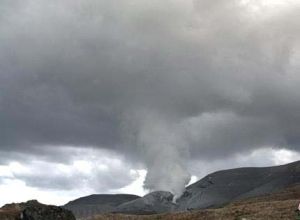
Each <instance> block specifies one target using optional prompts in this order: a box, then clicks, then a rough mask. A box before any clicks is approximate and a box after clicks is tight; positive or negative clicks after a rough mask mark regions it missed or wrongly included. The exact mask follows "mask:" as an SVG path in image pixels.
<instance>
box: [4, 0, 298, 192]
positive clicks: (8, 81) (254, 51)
mask: <svg viewBox="0 0 300 220" xmlns="http://www.w3.org/2000/svg"><path fill="white" fill-rule="evenodd" d="M250 2H252V3H249V4H248V5H247V4H246V3H245V2H244V3H243V4H242V3H241V2H240V1H231V2H228V1H224V0H220V1H216V2H214V3H212V2H211V1H204V0H197V1H191V0H189V1H177V0H175V1H164V2H161V1H158V0H155V1H151V2H149V1H130V2H129V1H122V2H120V1H116V0H112V1H109V2H107V1H102V0H101V1H94V0H87V1H81V0H78V1H70V0H64V1H61V0H54V1H51V2H46V1H39V2H36V1H33V0H26V1H14V2H13V3H12V2H11V1H2V2H1V3H0V10H1V13H0V14H1V15H0V122H1V123H0V131H1V132H0V149H1V150H2V151H4V152H8V151H11V152H23V153H26V152H27V153H30V154H35V152H39V151H40V152H41V151H43V150H41V149H48V148H51V149H52V148H55V147H57V148H59V147H60V146H62V145H68V146H81V147H82V146H93V147H99V148H106V149H110V150H115V151H117V152H122V153H125V154H126V155H127V156H128V158H131V159H132V160H133V159H134V160H136V161H140V162H142V163H144V164H146V166H147V168H148V169H149V170H150V172H149V173H150V174H149V175H148V177H147V179H146V183H145V184H146V186H148V187H149V188H154V189H155V188H165V187H169V185H168V184H167V185H168V186H165V185H166V184H165V182H164V181H162V182H161V183H157V179H161V178H160V177H161V176H165V175H170V174H172V175H174V173H176V174H178V176H179V179H183V181H179V182H180V183H179V185H180V186H174V187H173V188H172V190H173V191H174V192H177V191H180V190H181V188H182V186H183V185H184V183H185V182H186V181H188V174H187V172H186V158H188V157H189V153H190V155H191V157H192V158H193V159H199V158H222V157H228V156H230V155H231V154H233V153H237V152H239V153H242V152H244V151H249V150H251V149H258V148H262V147H265V146H274V147H284V148H289V149H293V150H296V151H299V148H300V147H299V146H300V138H299V137H300V99H299V83H300V77H299V75H298V70H299V66H300V65H299V61H298V60H299V57H300V52H299V35H300V30H299V25H298V20H299V10H300V8H299V7H300V6H299V4H296V3H295V4H293V5H292V6H281V7H282V9H281V10H275V9H274V10H269V9H268V8H263V11H259V9H256V11H255V10H252V8H253V7H254V5H253V4H255V1H250ZM251 4H252V5H251ZM257 7H259V6H257ZM278 7H279V6H278ZM2 12H3V13H2ZM49 146H51V147H49ZM162 146H163V147H162ZM162 148H164V149H165V150H161V149H162ZM46 151H47V150H46ZM158 154H160V155H161V157H162V158H167V159H166V160H164V161H167V162H168V164H169V166H170V169H167V168H166V169H165V170H164V169H162V170H161V171H160V172H159V174H157V175H156V172H155V171H156V170H157V165H155V162H154V163H153V161H156V162H157V160H156V159H155V158H159V160H161V158H160V157H157V155H158ZM182 155H183V156H182ZM54 158H55V157H54ZM1 160H3V159H1ZM178 164H180V165H179V166H177V165H178ZM165 167H167V166H165ZM175 167H176V169H175ZM154 174H155V175H154ZM180 176H181V178H180ZM169 177H170V176H169ZM36 178H37V177H34V178H33V179H34V180H36ZM166 181H167V182H168V181H169V180H168V178H166ZM62 182H63V181H62ZM175 182H176V181H175ZM156 183H157V184H158V185H159V186H155V185H156Z"/></svg>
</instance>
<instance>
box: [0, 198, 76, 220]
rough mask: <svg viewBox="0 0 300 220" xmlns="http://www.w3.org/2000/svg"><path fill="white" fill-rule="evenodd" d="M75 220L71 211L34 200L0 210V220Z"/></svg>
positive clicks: (6, 206) (10, 205) (9, 205)
mask: <svg viewBox="0 0 300 220" xmlns="http://www.w3.org/2000/svg"><path fill="white" fill-rule="evenodd" d="M54 219H60V220H75V217H74V215H73V214H72V212H71V211H69V210H66V209H63V208H61V207H58V206H51V205H44V204H41V203H39V202H38V201H36V200H31V201H28V202H26V203H13V204H8V205H5V206H3V207H2V208H1V209H0V220H54Z"/></svg>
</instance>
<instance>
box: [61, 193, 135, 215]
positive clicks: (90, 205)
mask: <svg viewBox="0 0 300 220" xmlns="http://www.w3.org/2000/svg"><path fill="white" fill-rule="evenodd" d="M138 198H140V197H139V196H136V195H130V194H116V195H108V194H98V195H97V194H95V195H90V196H85V197H81V198H78V199H76V200H73V201H71V202H68V203H67V204H66V205H64V208H66V209H68V210H71V211H72V212H73V213H74V215H75V216H76V217H77V218H83V217H88V216H92V215H96V214H101V213H109V212H114V211H115V208H116V207H117V206H119V205H120V204H123V203H126V202H129V201H132V200H135V199H138Z"/></svg>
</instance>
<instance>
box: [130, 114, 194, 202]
mask: <svg viewBox="0 0 300 220" xmlns="http://www.w3.org/2000/svg"><path fill="white" fill-rule="evenodd" d="M167 118H168V117H166V116H162V115H159V114H155V113H153V112H149V111H145V112H143V113H139V114H137V115H135V117H134V124H135V128H134V129H133V130H135V141H136V143H135V144H136V146H137V147H138V152H139V155H140V157H141V158H142V160H143V161H144V163H145V165H146V168H147V171H148V172H147V176H146V179H145V182H144V187H145V188H146V189H149V190H150V191H156V190H163V191H170V192H172V193H173V194H174V195H175V196H174V200H176V198H178V197H179V196H180V195H181V194H182V192H183V191H184V188H185V186H186V185H187V184H188V183H189V181H190V178H191V175H190V173H189V172H188V170H187V164H186V163H187V161H188V158H189V148H188V145H187V143H185V139H184V136H183V133H182V125H181V123H179V122H178V123H174V122H173V121H172V122H171V121H169V120H167Z"/></svg>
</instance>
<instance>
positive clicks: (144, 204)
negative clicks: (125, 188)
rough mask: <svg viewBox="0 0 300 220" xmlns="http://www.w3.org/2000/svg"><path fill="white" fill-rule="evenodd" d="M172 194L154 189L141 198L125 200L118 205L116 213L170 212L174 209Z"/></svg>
mask: <svg viewBox="0 0 300 220" xmlns="http://www.w3.org/2000/svg"><path fill="white" fill-rule="evenodd" d="M172 201H173V194H172V193H170V192H165V191H156V192H152V193H149V194H147V195H145V196H144V197H142V198H138V199H136V200H133V201H130V202H126V203H123V204H121V205H120V206H118V207H117V208H116V210H115V212H116V213H124V214H125V213H126V214H139V215H149V214H157V213H164V212H170V211H172V210H175V209H176V204H174V203H173V202H172Z"/></svg>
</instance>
